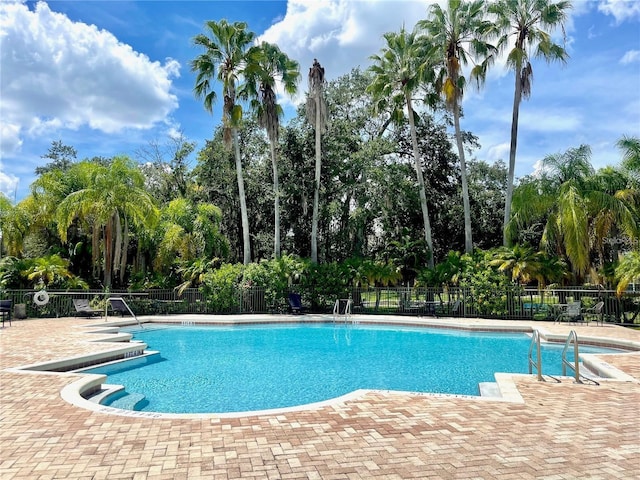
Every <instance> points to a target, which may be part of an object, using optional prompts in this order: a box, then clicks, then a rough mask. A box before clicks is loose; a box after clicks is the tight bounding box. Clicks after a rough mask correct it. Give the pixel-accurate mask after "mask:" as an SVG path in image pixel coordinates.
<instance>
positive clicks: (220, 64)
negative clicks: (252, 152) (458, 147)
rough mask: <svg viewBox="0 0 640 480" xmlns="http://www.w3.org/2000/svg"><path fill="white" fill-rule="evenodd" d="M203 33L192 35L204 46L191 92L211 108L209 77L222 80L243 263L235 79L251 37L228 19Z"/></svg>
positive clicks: (247, 254)
mask: <svg viewBox="0 0 640 480" xmlns="http://www.w3.org/2000/svg"><path fill="white" fill-rule="evenodd" d="M205 29H206V31H207V32H206V34H199V35H196V36H195V37H194V38H193V43H194V44H195V45H196V46H199V47H202V48H204V49H205V52H204V53H202V54H200V55H198V56H197V57H196V58H195V59H194V60H192V61H191V71H193V72H197V76H196V84H195V87H194V93H195V95H196V97H197V98H203V99H204V108H205V109H206V110H207V111H208V112H211V111H212V110H213V103H214V102H215V100H216V92H215V91H214V90H212V88H211V81H212V80H217V81H219V82H220V83H222V96H223V102H224V104H223V107H222V122H223V127H224V135H223V138H224V141H225V144H226V145H227V146H230V145H231V143H232V142H233V146H234V153H235V159H236V175H237V177H238V196H239V197H240V215H241V217H242V240H243V247H244V248H243V255H244V264H245V265H247V264H249V263H250V262H251V241H250V236H249V214H248V212H247V200H246V197H245V193H244V178H243V175H242V158H241V156H240V144H239V142H238V127H239V125H240V121H241V120H242V107H241V106H240V105H238V104H237V103H236V91H237V88H238V82H239V79H240V77H242V75H243V72H244V70H245V68H246V66H247V55H246V54H247V49H248V48H249V46H250V44H251V42H253V39H254V37H255V34H254V33H253V32H250V31H248V30H247V24H246V23H244V22H235V23H233V24H230V23H228V22H227V21H226V20H224V19H223V20H220V21H219V22H214V21H208V22H207V23H206V24H205Z"/></svg>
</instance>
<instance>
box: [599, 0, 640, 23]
mask: <svg viewBox="0 0 640 480" xmlns="http://www.w3.org/2000/svg"><path fill="white" fill-rule="evenodd" d="M598 10H600V11H601V12H602V13H604V14H606V15H612V16H613V17H614V18H615V19H616V23H622V22H624V21H625V20H634V19H636V20H640V2H639V1H638V0H602V1H601V2H600V3H599V4H598Z"/></svg>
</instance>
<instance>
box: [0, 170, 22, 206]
mask: <svg viewBox="0 0 640 480" xmlns="http://www.w3.org/2000/svg"><path fill="white" fill-rule="evenodd" d="M17 186H18V177H16V176H15V175H11V174H7V173H5V172H4V171H3V168H2V165H0V192H1V193H4V194H5V195H6V196H7V198H9V199H10V200H11V201H13V196H14V193H15V191H16V187H17Z"/></svg>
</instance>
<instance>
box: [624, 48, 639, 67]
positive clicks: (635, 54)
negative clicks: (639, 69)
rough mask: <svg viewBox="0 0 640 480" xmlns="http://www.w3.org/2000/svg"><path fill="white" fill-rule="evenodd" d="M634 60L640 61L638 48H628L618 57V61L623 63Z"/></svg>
mask: <svg viewBox="0 0 640 480" xmlns="http://www.w3.org/2000/svg"><path fill="white" fill-rule="evenodd" d="M634 62H640V50H629V51H628V52H626V53H625V54H624V55H623V56H622V58H621V59H620V63H621V64H623V65H627V64H628V63H634Z"/></svg>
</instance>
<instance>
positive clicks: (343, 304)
mask: <svg viewBox="0 0 640 480" xmlns="http://www.w3.org/2000/svg"><path fill="white" fill-rule="evenodd" d="M352 305H353V300H351V299H350V298H349V299H346V298H340V299H338V300H336V303H335V304H334V305H333V321H334V323H335V322H336V321H337V320H338V318H343V319H344V323H347V322H348V321H349V320H350V319H351V306H352Z"/></svg>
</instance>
